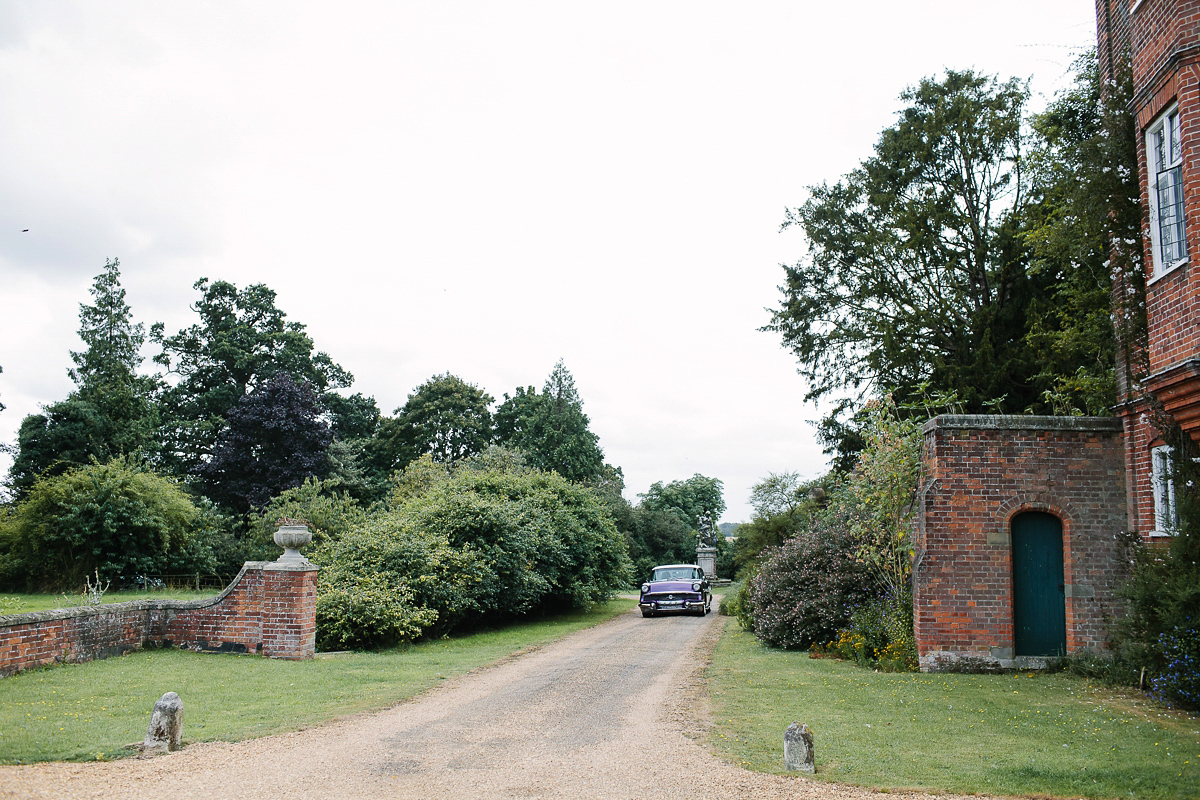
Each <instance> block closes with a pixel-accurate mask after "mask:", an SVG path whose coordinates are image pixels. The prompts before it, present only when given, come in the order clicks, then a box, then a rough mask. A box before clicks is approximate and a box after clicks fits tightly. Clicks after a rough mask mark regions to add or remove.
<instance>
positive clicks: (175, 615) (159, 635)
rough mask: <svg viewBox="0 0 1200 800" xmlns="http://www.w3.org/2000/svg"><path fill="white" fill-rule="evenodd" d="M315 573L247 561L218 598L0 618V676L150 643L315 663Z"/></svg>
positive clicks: (303, 565)
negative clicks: (311, 660)
mask: <svg viewBox="0 0 1200 800" xmlns="http://www.w3.org/2000/svg"><path fill="white" fill-rule="evenodd" d="M316 609H317V568H316V567H315V566H313V565H312V564H310V563H308V562H307V561H298V562H297V561H295V560H293V561H291V562H279V561H270V562H268V561H248V562H246V564H245V565H244V566H243V567H242V570H241V572H239V573H238V576H237V577H236V578H234V579H233V582H232V583H230V584H229V586H227V587H226V588H225V591H223V592H221V593H220V594H219V595H217V596H216V597H212V598H204V599H200V600H189V601H182V600H135V601H132V602H129V603H114V604H112V605H102V606H83V607H79V608H68V609H59V610H55V611H36V612H33V613H29V614H13V615H10V616H0V676H5V675H11V674H12V673H14V672H20V671H21V670H26V669H34V668H36V667H42V666H46V665H47V664H54V663H76V662H81V661H91V660H92V659H96V658H107V657H109V656H114V655H121V654H123V653H127V652H129V651H131V650H137V649H140V648H141V647H143V646H145V645H152V646H160V647H179V648H182V649H188V650H196V651H202V652H228V653H258V654H260V655H264V656H268V657H270V658H285V659H305V658H312V656H313V652H314V650H315V645H316V629H317V626H316Z"/></svg>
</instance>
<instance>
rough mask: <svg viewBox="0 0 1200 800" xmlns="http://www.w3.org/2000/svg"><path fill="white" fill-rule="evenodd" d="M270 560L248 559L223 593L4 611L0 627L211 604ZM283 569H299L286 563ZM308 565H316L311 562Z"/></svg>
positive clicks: (184, 609)
mask: <svg viewBox="0 0 1200 800" xmlns="http://www.w3.org/2000/svg"><path fill="white" fill-rule="evenodd" d="M272 563H273V562H270V561H247V562H246V563H245V564H243V565H242V568H241V570H240V571H239V572H238V574H237V577H236V578H234V579H233V580H232V581H230V582H229V585H228V586H226V587H225V588H224V589H223V590H222V591H221V593H220V594H217V595H213V596H212V597H201V598H198V599H196V600H170V599H162V600H127V601H125V602H124V603H105V604H103V605H98V606H73V607H71V608H52V609H49V610H47V611H26V612H24V613H22V614H5V615H0V627H4V626H8V625H28V624H29V623H31V622H52V621H54V620H56V619H71V618H72V617H94V616H98V615H100V614H111V613H113V612H117V611H191V610H197V609H202V608H211V607H212V606H215V605H218V604H219V603H220V602H221V601H222V600H224V599H225V598H226V597H228V596H229V594H230V593H231V592H233V591H234V590H235V589H236V588H237V587H238V584H240V583H241V582H242V578H243V577H244V576H245V574H246V571H247V570H252V569H267V568H269V567H270V566H271V565H272ZM283 569H295V568H294V567H283ZM305 569H316V567H313V566H311V565H310V566H308V567H306V568H305Z"/></svg>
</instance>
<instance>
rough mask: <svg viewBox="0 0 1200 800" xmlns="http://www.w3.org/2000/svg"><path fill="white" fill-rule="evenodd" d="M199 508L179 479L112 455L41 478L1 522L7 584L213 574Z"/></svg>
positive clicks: (0, 566) (64, 585) (66, 587)
mask: <svg viewBox="0 0 1200 800" xmlns="http://www.w3.org/2000/svg"><path fill="white" fill-rule="evenodd" d="M198 514H199V512H198V510H197V508H196V506H195V505H194V504H193V503H192V501H191V500H190V499H189V498H188V496H187V495H186V494H185V493H184V492H183V490H182V489H181V488H180V487H179V486H178V485H177V484H176V483H174V482H173V481H171V480H169V479H167V478H164V477H162V476H161V475H156V474H155V473H153V472H151V471H150V470H148V469H146V468H144V467H143V466H141V465H140V464H138V463H137V462H135V461H133V460H128V459H124V458H118V459H114V460H112V461H109V462H108V463H106V464H92V465H90V466H87V467H80V468H78V469H73V470H70V471H68V472H65V473H63V474H61V475H55V476H50V477H43V478H40V479H38V480H37V481H36V482H35V483H34V485H33V487H32V488H31V489H30V491H29V494H28V496H27V497H26V499H25V500H23V501H22V502H21V503H20V504H19V505H18V506H17V508H16V510H15V511H14V512H12V513H8V514H6V515H5V516H4V518H3V519H2V520H0V551H2V552H3V561H2V562H0V571H2V572H3V575H2V576H0V578H2V580H3V582H4V584H5V585H7V586H10V587H13V588H19V589H26V590H42V591H75V590H77V589H79V588H80V587H82V586H83V582H84V576H90V575H92V574H94V573H96V572H98V573H99V577H100V579H101V580H103V581H106V582H107V581H112V582H113V584H114V585H117V586H120V585H125V584H132V583H133V582H134V580H135V579H136V578H137V577H138V576H141V575H161V574H179V573H183V574H191V573H194V572H202V573H205V574H209V573H211V572H212V570H213V568H214V566H215V563H214V560H213V555H212V550H211V547H209V546H208V543H207V542H206V541H205V538H204V537H203V536H197V535H196V533H195V526H196V522H197V519H198Z"/></svg>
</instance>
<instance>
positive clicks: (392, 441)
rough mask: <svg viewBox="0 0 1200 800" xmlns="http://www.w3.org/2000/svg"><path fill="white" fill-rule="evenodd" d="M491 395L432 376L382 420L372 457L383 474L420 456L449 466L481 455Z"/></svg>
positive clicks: (488, 431) (486, 437)
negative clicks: (426, 454)
mask: <svg viewBox="0 0 1200 800" xmlns="http://www.w3.org/2000/svg"><path fill="white" fill-rule="evenodd" d="M491 403H492V397H491V395H489V394H488V393H487V392H485V391H484V390H482V389H480V388H479V387H478V386H476V385H474V384H472V383H467V382H466V381H464V380H463V379H462V378H459V377H458V376H456V375H451V374H450V373H449V372H447V373H446V374H445V375H434V376H433V377H432V378H430V379H429V380H427V381H425V382H424V383H422V384H421V385H420V386H418V387H417V388H416V389H415V390H413V392H412V394H410V395H409V396H408V401H407V402H405V404H404V405H403V406H402V407H401V408H398V409H396V417H395V418H394V419H385V420H384V421H383V422H382V423H381V425H380V430H379V436H378V442H377V444H376V446H375V450H374V452H373V454H372V455H373V458H374V459H376V461H377V462H378V463H379V464H381V465H384V468H386V470H387V471H388V472H391V471H392V470H396V469H403V468H404V467H405V465H407V464H409V463H410V462H412V461H414V460H416V458H417V457H418V456H420V455H422V454H424V453H429V454H430V455H431V456H433V459H434V460H435V461H440V462H442V463H449V462H451V461H457V460H458V459H460V458H466V457H468V456H472V455H475V454H476V453H479V452H482V451H483V450H485V449H486V448H487V446H488V445H489V444H491V442H492V412H491V411H490V409H489V406H490V405H491Z"/></svg>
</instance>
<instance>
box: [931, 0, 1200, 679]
mask: <svg viewBox="0 0 1200 800" xmlns="http://www.w3.org/2000/svg"><path fill="white" fill-rule="evenodd" d="M1096 20H1097V26H1096V27H1097V61H1098V65H1099V69H1100V76H1101V79H1102V80H1103V81H1104V82H1105V85H1106V86H1117V85H1119V84H1120V83H1121V81H1122V80H1123V79H1124V78H1125V77H1126V76H1127V75H1128V74H1131V76H1132V100H1131V105H1130V111H1131V112H1132V114H1133V116H1134V118H1135V121H1136V134H1137V137H1138V169H1139V182H1140V185H1141V187H1142V210H1143V226H1142V240H1143V241H1142V252H1141V257H1142V258H1141V263H1142V264H1143V267H1142V269H1143V272H1144V279H1145V281H1144V282H1145V309H1144V315H1145V316H1144V331H1140V328H1141V326H1140V325H1138V326H1137V329H1138V330H1137V332H1136V333H1132V334H1131V333H1130V332H1129V331H1130V330H1135V329H1134V328H1128V327H1123V328H1122V329H1121V330H1119V332H1118V333H1119V338H1121V339H1122V344H1123V347H1122V348H1121V352H1120V354H1119V358H1118V371H1117V372H1118V394H1119V398H1118V400H1119V404H1118V406H1117V408H1116V413H1117V417H1116V418H1053V417H1027V418H1019V417H988V416H973V417H949V416H947V417H939V418H937V419H935V420H932V421H931V422H930V423H928V424H927V425H926V426H925V430H924V435H925V442H924V447H925V449H924V455H923V458H924V465H923V479H922V485H921V489H920V495H919V497H918V508H917V529H916V531H915V536H914V543H915V545H916V550H917V556H916V559H915V562H914V569H913V601H914V629H915V633H916V639H917V649H918V652H919V654H920V658H921V667H922V669H926V670H939V669H960V668H962V669H979V668H1002V667H1013V666H1025V665H1035V664H1037V663H1038V662H1039V661H1040V660H1041V659H1043V658H1044V657H1046V656H1049V655H1053V654H1056V653H1062V652H1066V653H1071V652H1077V651H1080V650H1084V649H1099V648H1102V647H1103V646H1104V643H1105V637H1106V626H1107V622H1108V620H1109V618H1110V616H1111V615H1112V614H1113V613H1115V612H1116V611H1117V608H1116V599H1115V594H1114V590H1115V588H1116V586H1117V585H1118V584H1119V582H1120V580H1121V579H1122V574H1121V567H1122V565H1123V563H1124V562H1123V555H1122V553H1121V552H1120V540H1121V538H1122V534H1124V533H1126V532H1134V533H1136V534H1137V535H1138V536H1140V537H1141V538H1142V539H1143V541H1147V542H1153V541H1155V540H1161V539H1162V538H1163V537H1166V536H1170V535H1171V532H1172V530H1173V529H1174V527H1175V517H1176V509H1175V499H1174V498H1175V486H1174V483H1173V478H1172V474H1173V469H1172V463H1173V462H1174V461H1176V460H1178V459H1180V458H1182V457H1184V454H1183V453H1181V452H1180V451H1181V450H1182V449H1183V448H1182V447H1181V446H1180V444H1181V443H1183V442H1186V441H1187V440H1188V439H1190V440H1191V441H1193V442H1196V441H1200V267H1198V266H1196V265H1194V264H1193V263H1192V262H1193V261H1200V0H1096ZM1134 246H1135V248H1136V243H1135V245H1134ZM1132 283H1137V281H1124V282H1123V279H1122V278H1121V277H1120V276H1117V280H1116V286H1115V287H1114V291H1115V292H1116V293H1117V296H1118V302H1117V304H1116V305H1117V308H1118V311H1119V315H1120V314H1124V313H1125V311H1126V309H1129V308H1130V306H1129V305H1128V304H1125V305H1123V301H1122V300H1121V298H1123V297H1128V296H1130V295H1127V294H1126V292H1127V290H1128V289H1129V286H1130V284H1132ZM1132 296H1134V297H1135V299H1136V297H1137V295H1136V292H1135V294H1134V295H1132ZM1131 310H1132V311H1133V313H1134V314H1135V315H1138V316H1139V318H1140V314H1141V313H1142V309H1141V307H1140V305H1139V304H1138V303H1134V304H1132V307H1131ZM1119 318H1120V316H1119Z"/></svg>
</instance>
